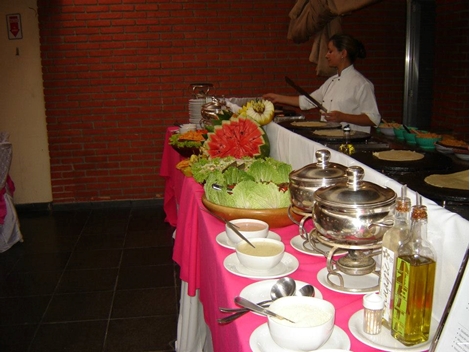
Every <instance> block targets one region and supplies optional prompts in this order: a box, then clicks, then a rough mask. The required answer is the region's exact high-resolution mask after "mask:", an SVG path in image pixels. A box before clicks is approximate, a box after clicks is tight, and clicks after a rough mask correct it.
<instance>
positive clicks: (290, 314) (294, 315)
mask: <svg viewBox="0 0 470 352" xmlns="http://www.w3.org/2000/svg"><path fill="white" fill-rule="evenodd" d="M269 310H271V311H273V312H274V313H277V314H279V315H282V316H283V317H285V318H287V319H290V320H292V321H294V324H292V323H290V322H288V321H286V320H279V319H277V318H273V317H268V327H269V333H270V335H271V337H272V339H273V340H274V342H275V343H276V344H277V345H279V346H280V347H282V348H286V349H289V350H295V351H312V350H316V349H318V348H320V347H321V346H322V345H323V344H324V343H325V342H326V341H328V339H329V338H330V336H331V333H332V332H333V329H334V326H335V307H334V306H333V304H331V303H330V302H328V301H325V300H323V299H319V298H315V297H301V296H289V297H282V298H279V299H277V300H275V301H274V302H273V303H271V305H270V306H269Z"/></svg>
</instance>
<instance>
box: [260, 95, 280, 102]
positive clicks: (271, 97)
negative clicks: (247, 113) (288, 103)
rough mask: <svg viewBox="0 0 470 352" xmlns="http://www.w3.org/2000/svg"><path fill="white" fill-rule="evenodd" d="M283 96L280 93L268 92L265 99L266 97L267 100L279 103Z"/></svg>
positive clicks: (264, 96)
mask: <svg viewBox="0 0 470 352" xmlns="http://www.w3.org/2000/svg"><path fill="white" fill-rule="evenodd" d="M281 97H282V96H281V95H279V94H274V93H268V94H265V95H263V99H266V100H269V101H270V102H272V103H273V104H276V103H277V104H279V103H281V100H282V98H281Z"/></svg>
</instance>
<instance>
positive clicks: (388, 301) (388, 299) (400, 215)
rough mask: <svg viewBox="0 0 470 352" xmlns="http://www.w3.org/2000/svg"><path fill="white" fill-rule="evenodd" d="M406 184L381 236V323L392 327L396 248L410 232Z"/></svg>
mask: <svg viewBox="0 0 470 352" xmlns="http://www.w3.org/2000/svg"><path fill="white" fill-rule="evenodd" d="M406 191H407V186H406V185H404V186H403V187H402V189H401V197H397V199H396V203H395V209H394V216H393V217H394V221H393V226H392V227H391V228H390V229H388V230H387V231H386V232H385V234H384V236H383V238H382V263H381V268H380V286H379V291H380V295H381V296H382V297H383V298H384V311H383V317H382V324H383V325H384V326H385V327H386V328H387V329H391V327H392V308H393V307H392V300H393V288H394V286H395V267H396V262H397V258H398V248H399V247H400V246H401V245H402V244H403V243H404V242H405V240H406V239H407V238H408V236H409V233H410V210H411V200H410V198H407V197H406Z"/></svg>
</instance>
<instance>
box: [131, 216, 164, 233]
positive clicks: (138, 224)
mask: <svg viewBox="0 0 470 352" xmlns="http://www.w3.org/2000/svg"><path fill="white" fill-rule="evenodd" d="M165 228H166V226H165V224H163V223H162V221H161V220H160V219H158V218H156V217H155V216H147V217H142V216H140V217H135V216H134V217H131V219H130V221H129V227H128V230H129V231H151V230H154V231H160V232H161V231H162V230H164V229H165Z"/></svg>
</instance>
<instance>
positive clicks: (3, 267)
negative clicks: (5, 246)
mask: <svg viewBox="0 0 470 352" xmlns="http://www.w3.org/2000/svg"><path fill="white" fill-rule="evenodd" d="M24 252H25V251H24V245H23V243H21V242H18V243H16V244H15V245H13V247H11V248H10V249H9V250H7V251H6V252H3V253H0V278H2V277H6V275H7V274H8V273H10V272H11V271H12V270H13V268H14V267H15V265H16V263H18V261H19V260H20V259H21V258H22V256H23V255H24Z"/></svg>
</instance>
